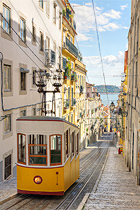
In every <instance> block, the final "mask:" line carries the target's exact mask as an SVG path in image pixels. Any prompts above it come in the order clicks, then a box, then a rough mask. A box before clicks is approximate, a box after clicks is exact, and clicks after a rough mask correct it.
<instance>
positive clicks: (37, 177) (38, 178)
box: [34, 176, 42, 184]
mask: <svg viewBox="0 0 140 210" xmlns="http://www.w3.org/2000/svg"><path fill="white" fill-rule="evenodd" d="M34 182H35V183H36V184H41V182H42V178H41V176H35V177H34Z"/></svg>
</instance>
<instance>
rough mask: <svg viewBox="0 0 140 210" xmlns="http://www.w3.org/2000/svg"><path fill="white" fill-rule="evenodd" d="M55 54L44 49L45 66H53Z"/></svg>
mask: <svg viewBox="0 0 140 210" xmlns="http://www.w3.org/2000/svg"><path fill="white" fill-rule="evenodd" d="M55 57H56V56H55V52H54V51H53V50H50V49H45V65H46V67H49V68H52V67H54V65H55Z"/></svg>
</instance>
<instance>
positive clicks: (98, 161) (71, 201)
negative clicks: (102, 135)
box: [55, 148, 107, 210]
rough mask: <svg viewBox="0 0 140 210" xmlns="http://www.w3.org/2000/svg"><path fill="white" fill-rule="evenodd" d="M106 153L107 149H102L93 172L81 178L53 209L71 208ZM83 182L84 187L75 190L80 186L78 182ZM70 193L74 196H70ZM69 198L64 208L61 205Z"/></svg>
mask: <svg viewBox="0 0 140 210" xmlns="http://www.w3.org/2000/svg"><path fill="white" fill-rule="evenodd" d="M105 153H107V148H105V149H103V152H102V154H101V155H100V159H98V160H97V161H96V165H95V166H94V170H93V172H92V174H91V175H90V176H88V175H87V176H86V177H83V179H81V180H79V184H77V185H76V186H75V188H76V189H75V188H74V189H73V190H72V191H71V192H70V193H69V194H68V196H67V197H65V199H63V200H62V202H61V203H60V204H59V205H58V206H57V207H56V208H55V210H58V209H69V207H71V205H72V204H73V203H74V201H75V200H76V199H77V197H78V196H79V194H80V193H81V192H82V191H83V189H84V188H85V186H86V185H87V183H88V182H89V181H90V179H91V177H92V176H93V174H94V173H95V172H96V169H97V168H98V165H99V164H100V162H101V161H102V160H103V159H104V154H105ZM83 181H85V183H84V185H83V186H82V187H81V188H80V189H77V188H78V185H80V184H81V183H80V182H83ZM74 190H76V191H75V193H73V191H74ZM72 193H73V194H75V195H76V196H72ZM70 197H71V200H69V201H68V204H67V205H66V206H65V207H64V208H62V207H63V205H64V204H65V202H67V200H68V198H70Z"/></svg>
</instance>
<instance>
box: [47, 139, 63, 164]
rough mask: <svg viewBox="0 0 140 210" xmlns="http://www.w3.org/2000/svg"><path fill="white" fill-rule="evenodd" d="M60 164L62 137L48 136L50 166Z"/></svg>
mask: <svg viewBox="0 0 140 210" xmlns="http://www.w3.org/2000/svg"><path fill="white" fill-rule="evenodd" d="M61 163H62V135H51V136H50V165H60V164H61Z"/></svg>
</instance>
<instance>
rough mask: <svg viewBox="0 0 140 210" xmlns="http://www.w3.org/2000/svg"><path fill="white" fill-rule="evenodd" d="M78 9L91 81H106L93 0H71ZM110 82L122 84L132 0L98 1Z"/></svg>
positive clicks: (81, 41) (81, 43)
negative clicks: (101, 60)
mask: <svg viewBox="0 0 140 210" xmlns="http://www.w3.org/2000/svg"><path fill="white" fill-rule="evenodd" d="M69 1H70V3H71V5H72V6H73V8H74V10H75V13H76V14H75V21H76V25H77V32H78V36H77V37H76V39H77V41H78V45H79V49H80V51H81V53H82V55H83V61H84V63H85V64H86V67H87V70H88V77H87V78H88V79H87V81H88V82H90V83H94V84H96V85H99V84H104V80H103V77H102V68H101V63H100V57H99V50H98V42H97V36H96V31H95V19H94V14H93V8H92V1H91V0H85V1H81V0H69ZM94 4H95V7H96V17H97V24H98V30H99V37H100V44H101V51H102V57H103V64H104V72H105V75H106V84H110V85H118V86H120V85H121V77H120V75H121V73H123V69H124V51H125V50H127V43H128V40H127V36H128V30H129V27H130V15H131V0H94Z"/></svg>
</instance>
